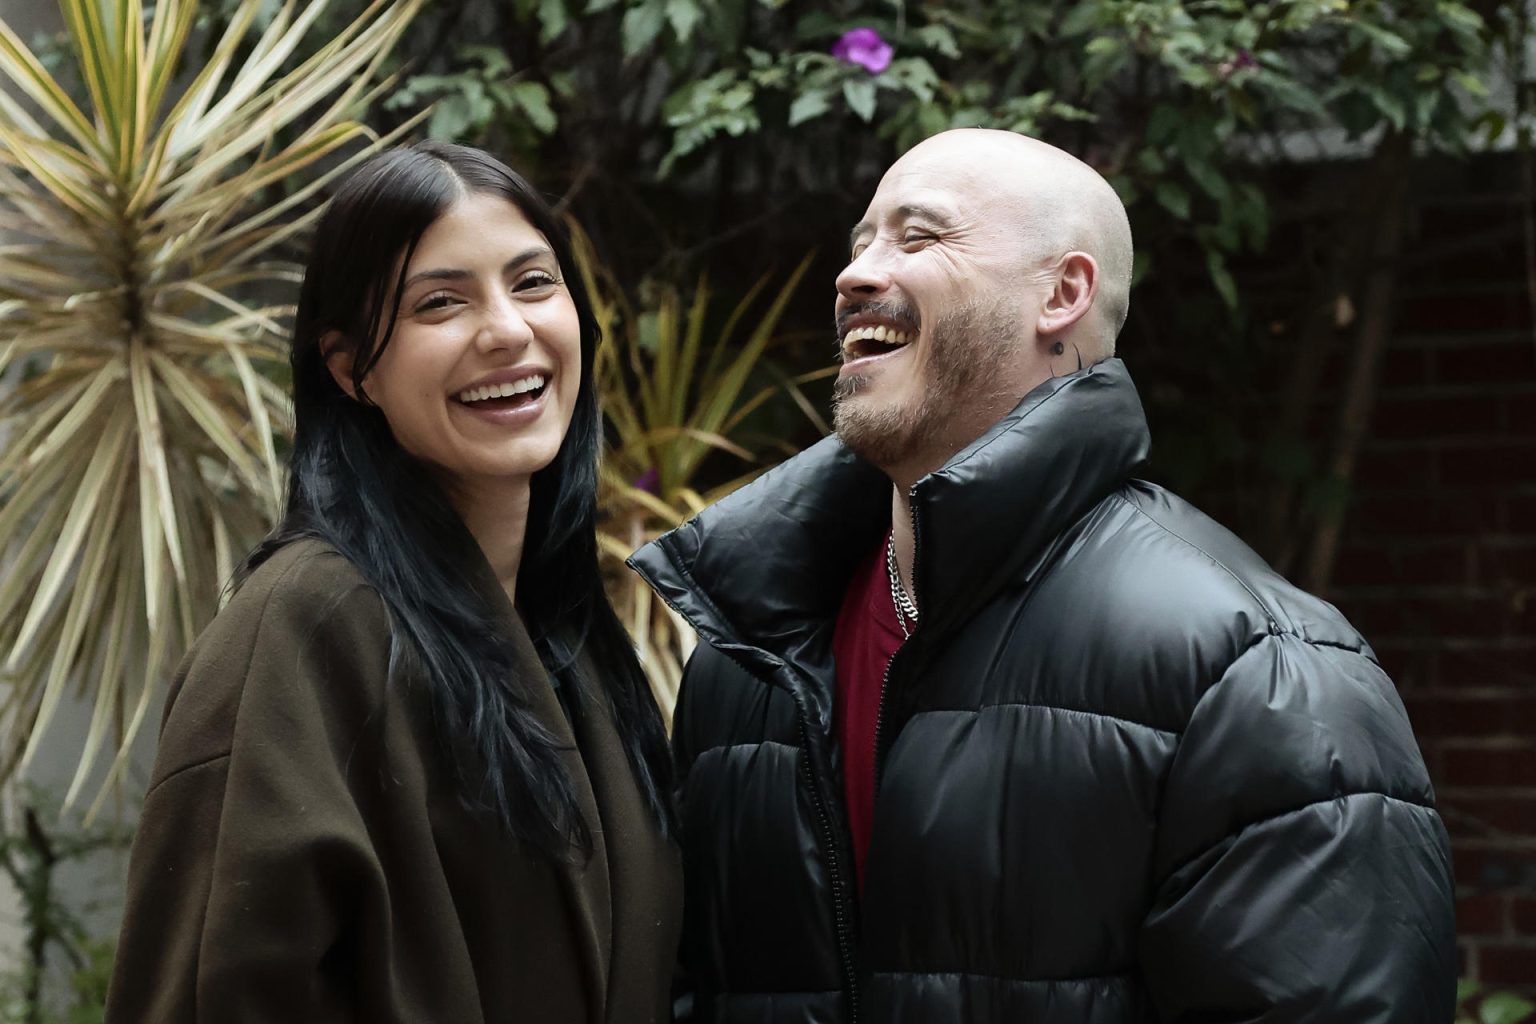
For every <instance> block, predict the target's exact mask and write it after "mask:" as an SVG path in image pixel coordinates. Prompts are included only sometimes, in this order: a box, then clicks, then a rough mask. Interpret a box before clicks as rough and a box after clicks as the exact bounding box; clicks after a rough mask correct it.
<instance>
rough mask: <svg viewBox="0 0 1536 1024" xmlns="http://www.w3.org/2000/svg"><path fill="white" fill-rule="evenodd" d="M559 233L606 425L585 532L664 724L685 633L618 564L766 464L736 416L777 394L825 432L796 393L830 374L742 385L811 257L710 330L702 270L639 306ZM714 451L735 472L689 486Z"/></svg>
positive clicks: (688, 644) (751, 377) (687, 641)
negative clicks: (588, 308) (592, 523)
mask: <svg viewBox="0 0 1536 1024" xmlns="http://www.w3.org/2000/svg"><path fill="white" fill-rule="evenodd" d="M571 234H572V241H573V243H574V248H575V252H576V260H577V264H578V268H579V270H580V273H581V274H582V276H583V278H584V280H585V283H586V286H587V292H588V294H590V295H591V296H592V305H593V312H594V314H595V316H596V318H597V322H598V326H599V328H600V329H601V330H602V334H603V339H604V341H603V344H602V346H601V347H600V348H599V349H598V352H597V358H596V365H595V367H594V371H593V375H594V378H595V382H596V385H597V388H598V394H599V395H600V400H601V403H602V407H603V416H604V419H605V420H606V426H607V444H606V446H605V449H604V453H603V462H602V467H601V475H600V478H599V492H598V503H599V505H600V507H601V515H602V523H601V526H600V528H599V530H598V537H597V539H598V546H599V549H600V554H601V559H602V564H603V569H604V577H605V579H606V580H607V583H608V592H609V597H610V598H611V599H612V600H613V603H614V609H615V611H617V612H618V614H619V617H620V619H621V620H622V621H623V622H624V624H625V626H626V627H627V628H628V629H629V632H630V635H631V636H632V637H633V638H634V640H635V644H636V647H637V649H638V652H639V655H640V662H641V665H642V666H644V668H645V671H646V675H647V676H648V677H649V679H650V682H651V689H652V691H653V692H654V693H655V696H656V700H657V703H658V704H659V705H660V706H661V709H662V713H663V716H664V717H665V718H666V719H667V721H668V723H670V722H671V717H672V707H673V705H674V704H675V703H676V702H677V688H678V684H679V682H680V681H681V679H682V667H683V664H684V662H686V660H687V657H688V654H689V653H690V651H691V650H692V647H693V643H694V637H693V631H692V630H691V629H690V628H689V626H688V625H687V623H686V622H684V621H683V620H682V619H681V618H680V617H679V616H678V615H677V614H676V613H675V612H673V611H672V610H671V609H670V608H668V607H667V606H666V605H665V604H664V603H662V602H660V601H657V600H655V599H654V597H653V595H652V593H651V590H650V588H649V587H647V586H646V585H645V584H644V583H642V582H641V581H640V579H639V577H637V576H635V574H634V573H632V572H630V571H629V570H627V569H626V568H625V567H624V564H623V563H624V559H625V558H627V557H629V555H630V554H631V553H632V552H633V551H634V550H635V549H636V548H637V547H639V546H640V545H641V544H644V543H645V542H646V541H649V540H652V539H653V538H655V537H657V536H658V535H660V534H661V533H662V532H663V531H664V530H668V529H671V528H672V527H674V526H677V525H678V524H680V523H682V522H683V521H684V520H685V519H687V518H689V517H690V516H692V515H693V514H695V513H696V512H698V511H699V510H700V509H702V508H703V507H704V506H705V505H707V504H709V503H711V502H713V501H717V500H719V499H720V498H722V497H724V496H725V495H726V494H728V493H730V492H731V491H733V490H735V489H736V488H737V487H740V486H741V485H742V484H744V483H746V482H747V481H748V480H750V479H752V478H753V477H754V476H756V475H757V474H758V473H760V472H762V470H763V469H764V468H766V464H767V463H766V462H765V459H764V455H763V453H762V452H761V451H760V450H759V449H760V448H762V447H766V446H756V447H754V446H753V443H752V439H751V438H747V437H744V436H741V434H742V430H743V427H744V424H745V423H746V422H747V418H748V417H749V416H750V415H751V414H752V413H753V412H754V411H756V410H757V409H758V408H759V407H761V406H762V405H763V404H764V403H765V402H767V401H768V400H769V399H771V398H773V397H775V396H776V395H781V394H782V395H787V396H789V397H790V398H791V399H792V400H793V401H794V402H795V403H796V404H797V405H798V406H799V407H800V409H801V410H802V411H803V412H804V413H805V414H806V416H807V417H808V418H809V419H810V420H811V422H812V423H813V424H815V425H816V426H817V427H818V428H819V429H820V430H821V431H822V432H823V433H825V432H826V429H827V427H826V424H825V423H824V422H822V420H821V417H820V416H818V415H817V414H816V412H815V410H814V408H813V407H812V405H811V403H810V402H809V401H807V400H806V397H805V395H804V394H803V393H802V392H801V385H803V384H805V383H807V382H809V381H810V380H812V379H815V378H817V377H823V376H826V375H828V374H829V373H831V372H833V371H831V370H821V371H816V372H813V373H809V374H805V375H803V376H800V377H795V378H789V379H780V380H776V381H773V382H772V383H769V384H767V385H761V384H759V385H758V386H757V389H756V390H755V391H749V390H748V388H749V386H751V385H753V384H754V383H755V382H757V381H759V380H760V379H761V377H762V376H763V374H762V372H761V371H763V370H765V369H767V364H766V363H765V360H764V358H763V357H764V355H765V353H766V352H767V351H768V350H769V347H770V345H771V343H772V341H773V340H774V337H775V332H776V331H777V329H778V323H779V318H780V316H781V315H782V314H783V312H784V307H785V306H786V305H787V304H788V302H789V300H790V298H791V297H792V296H793V294H794V291H795V288H796V287H797V286H798V285H799V283H800V279H801V278H802V277H803V276H804V275H805V272H806V270H807V268H809V266H810V263H811V257H810V256H807V257H806V258H805V259H803V260H801V262H800V264H799V266H797V267H796V268H795V269H794V270H793V271H792V272H791V273H790V275H789V277H788V278H787V279H786V280H785V281H784V283H783V284H782V285H781V286H780V287H779V289H778V291H777V292H776V293H775V294H774V295H773V296H772V298H771V299H769V300H768V303H767V307H766V309H764V310H763V311H762V312H760V313H755V309H754V307H755V306H756V305H757V304H758V301H759V299H760V298H761V296H762V293H763V292H764V290H765V289H766V288H767V285H768V282H769V277H768V276H764V277H763V278H761V279H759V281H758V282H757V284H756V286H755V287H754V288H752V290H751V291H750V292H748V294H747V295H746V296H745V297H744V298H742V300H741V301H740V302H738V303H737V304H736V306H735V307H734V308H733V309H732V310H731V312H730V314H729V316H728V318H727V320H726V322H725V324H724V326H723V327H722V328H721V329H720V330H719V331H718V332H716V333H710V331H709V327H710V323H711V316H712V313H713V312H714V311H713V309H712V303H711V299H712V296H711V293H710V290H709V288H708V286H707V284H706V282H705V280H704V279H703V278H702V277H701V278H700V280H699V282H698V284H697V286H696V287H695V288H694V291H693V294H692V297H691V298H690V299H689V300H687V301H685V300H684V298H683V296H682V295H681V294H680V293H679V292H678V291H677V290H676V289H674V288H661V289H660V290H659V291H658V292H657V294H656V298H655V301H654V302H653V303H652V308H650V309H649V310H646V311H644V312H641V311H639V310H637V309H636V308H635V306H634V305H633V304H632V303H631V302H630V301H629V299H628V298H627V297H626V294H625V292H624V290H623V289H622V288H621V287H620V286H619V284H618V282H617V281H616V280H615V279H614V278H613V276H612V274H611V273H609V272H608V271H607V269H606V268H605V267H604V266H603V265H602V263H601V262H600V261H599V260H598V259H596V257H595V256H594V254H593V250H592V245H591V243H590V241H589V240H588V239H587V237H586V236H585V235H584V234H583V233H582V232H581V230H580V228H579V227H578V226H576V225H574V224H573V225H572V231H571ZM754 313H755V316H754V318H753V319H752V320H751V321H750V323H751V328H750V329H745V328H743V326H742V325H743V321H744V320H745V318H746V317H748V316H749V315H750V314H754ZM716 453H725V454H726V455H728V456H729V457H731V458H733V459H735V460H737V462H738V464H739V466H740V467H741V468H742V469H743V472H741V473H740V474H739V475H737V476H735V477H734V478H732V479H729V480H728V481H727V482H725V483H722V484H719V485H717V486H714V487H711V488H708V489H704V490H701V489H700V484H699V479H698V478H699V475H700V473H699V470H700V467H701V466H702V465H703V464H704V461H705V459H706V458H708V457H710V456H711V455H713V454H716ZM781 454H782V453H781Z"/></svg>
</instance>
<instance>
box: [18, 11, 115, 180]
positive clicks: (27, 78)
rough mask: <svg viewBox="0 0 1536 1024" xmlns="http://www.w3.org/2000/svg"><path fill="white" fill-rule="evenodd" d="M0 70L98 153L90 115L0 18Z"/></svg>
mask: <svg viewBox="0 0 1536 1024" xmlns="http://www.w3.org/2000/svg"><path fill="white" fill-rule="evenodd" d="M0 74H4V75H5V77H6V78H9V79H10V80H11V81H12V82H14V83H16V87H17V88H18V89H20V90H21V91H22V92H23V93H24V94H26V95H27V96H28V97H30V98H31V99H32V101H33V102H34V103H36V104H37V105H38V107H39V108H40V109H41V110H42V111H43V112H44V113H45V114H47V115H48V116H49V117H50V118H52V119H53V121H54V122H55V123H56V124H57V125H58V126H59V127H60V128H62V129H64V131H65V132H66V133H67V134H68V135H69V137H70V138H72V139H74V141H75V144H76V145H78V146H80V147H81V148H82V149H85V150H87V151H91V152H95V153H96V154H98V155H101V154H102V149H101V143H100V140H99V138H98V137H97V135H96V132H95V130H94V129H93V128H92V127H91V122H90V119H89V118H87V117H86V116H85V114H84V113H82V112H81V110H80V108H79V107H77V106H75V102H74V101H73V100H71V99H70V98H69V94H68V93H66V92H65V91H64V90H63V89H62V88H60V86H59V84H58V83H57V82H55V81H54V80H53V76H52V75H50V74H49V73H48V70H47V69H46V68H44V67H43V65H42V62H41V61H39V60H38V59H37V58H36V57H35V56H33V54H32V51H31V50H30V49H29V48H28V47H27V45H26V44H25V43H23V42H22V41H21V39H20V37H18V36H17V35H16V33H15V32H14V31H12V30H11V27H10V26H9V25H7V24H6V23H5V22H4V21H0Z"/></svg>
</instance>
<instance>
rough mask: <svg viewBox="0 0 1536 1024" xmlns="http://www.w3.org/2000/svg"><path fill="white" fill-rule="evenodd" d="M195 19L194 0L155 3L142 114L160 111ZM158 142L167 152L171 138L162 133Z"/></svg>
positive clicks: (168, 0)
mask: <svg viewBox="0 0 1536 1024" xmlns="http://www.w3.org/2000/svg"><path fill="white" fill-rule="evenodd" d="M196 20H197V4H196V3H195V2H194V0H157V3H156V4H155V18H154V21H153V22H151V24H150V30H149V40H148V42H147V43H146V44H145V57H146V59H147V60H148V62H149V64H148V67H146V68H145V69H144V74H143V76H142V80H143V83H144V100H143V103H144V110H145V111H148V112H151V113H152V112H154V111H156V110H159V109H160V104H161V103H163V102H164V101H165V93H166V90H167V89H168V88H170V85H171V79H172V76H173V75H174V74H175V73H176V64H177V62H178V61H179V60H180V58H181V54H182V51H183V49H185V47H186V45H187V37H188V36H189V35H190V34H191V32H192V25H193V23H194V22H195V21H196ZM146 123H147V122H146ZM160 140H161V142H162V143H163V144H164V145H165V148H166V149H169V142H170V136H169V135H168V134H162V135H161V136H160ZM141 145H142V143H141Z"/></svg>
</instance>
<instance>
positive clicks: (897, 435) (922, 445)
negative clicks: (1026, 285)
mask: <svg viewBox="0 0 1536 1024" xmlns="http://www.w3.org/2000/svg"><path fill="white" fill-rule="evenodd" d="M1019 333H1020V332H1019V316H1018V314H1017V312H1016V311H1014V310H1011V309H1009V308H1008V305H1007V303H1006V302H1005V301H1004V300H1002V299H998V300H994V301H992V302H988V303H985V304H983V303H978V302H971V303H968V304H966V305H965V306H963V307H961V308H960V309H957V310H955V311H954V312H952V313H950V314H948V315H947V316H944V317H941V318H939V319H938V320H936V321H935V322H934V324H933V326H932V327H931V328H930V329H929V331H928V332H927V337H924V338H920V339H919V342H918V343H919V344H920V345H922V346H923V348H924V350H925V351H923V352H917V353H913V354H914V355H920V356H925V357H926V362H925V364H924V366H923V367H922V369H921V370H920V371H919V372H921V373H922V374H923V375H924V378H925V379H924V380H923V381H922V382H921V383H923V384H924V385H925V386H924V387H923V389H922V391H921V394H920V395H919V396H918V398H917V399H916V401H908V402H905V403H902V404H899V405H898V404H894V403H891V402H880V401H879V400H878V399H877V398H876V397H875V396H873V395H867V394H861V392H863V391H864V390H865V389H866V388H867V387H868V386H869V383H870V381H869V379H868V378H866V377H860V376H852V377H845V378H839V379H838V381H837V383H836V385H835V386H834V388H833V404H832V415H833V419H832V424H833V429H834V430H835V431H836V432H837V436H838V437H839V438H840V439H841V440H842V442H843V443H844V444H846V445H847V446H848V447H849V448H851V449H853V450H854V451H855V452H857V453H858V454H859V455H861V456H863V457H864V458H865V459H867V460H869V462H871V463H873V464H874V465H875V466H877V467H880V468H882V469H889V468H891V467H895V466H900V465H906V464H910V463H912V462H914V461H923V460H925V457H926V460H927V461H932V462H933V463H934V465H935V468H936V467H937V465H939V464H941V463H942V462H944V461H946V460H947V459H948V458H949V456H951V455H953V454H954V453H955V452H957V451H959V450H960V449H961V448H964V447H965V446H966V445H967V444H969V443H970V442H971V441H973V440H975V439H976V436H979V433H978V432H977V431H976V430H975V427H974V424H966V420H967V419H968V418H969V417H968V416H967V415H966V414H967V412H968V411H969V410H971V409H974V408H975V407H977V406H978V405H988V406H990V405H994V404H996V402H997V400H998V399H999V397H1001V396H1000V390H1001V387H1000V385H1001V381H1003V380H1004V379H1005V377H1006V375H1004V374H1000V373H998V372H997V370H998V368H999V367H1001V366H1002V365H1004V364H1005V363H1006V362H1007V361H1009V360H1012V359H1017V358H1019V353H1018V344H1019V340H1018V336H1019ZM1008 397H1013V396H1008ZM989 425H990V424H987V425H983V426H982V429H983V430H984V429H985V427H986V426H989ZM966 434H972V435H973V436H964V435H966Z"/></svg>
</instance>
